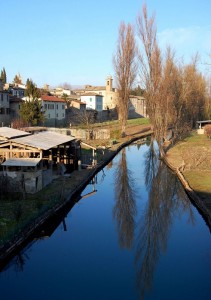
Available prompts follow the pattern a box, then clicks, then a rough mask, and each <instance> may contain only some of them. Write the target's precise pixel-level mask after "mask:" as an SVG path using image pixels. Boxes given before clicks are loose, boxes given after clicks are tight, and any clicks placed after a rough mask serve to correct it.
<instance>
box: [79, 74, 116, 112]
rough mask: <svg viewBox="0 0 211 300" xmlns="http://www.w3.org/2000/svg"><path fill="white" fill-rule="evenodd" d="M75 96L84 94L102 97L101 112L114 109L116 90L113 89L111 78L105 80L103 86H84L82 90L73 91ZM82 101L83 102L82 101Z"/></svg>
mask: <svg viewBox="0 0 211 300" xmlns="http://www.w3.org/2000/svg"><path fill="white" fill-rule="evenodd" d="M74 93H75V94H76V95H83V94H85V93H95V94H98V95H101V96H102V97H103V99H102V102H103V108H102V109H103V110H107V109H114V108H115V107H116V104H117V96H118V93H117V90H116V89H114V88H113V79H112V77H111V76H108V77H107V78H106V85H105V86H92V85H86V86H85V88H84V89H77V90H74ZM82 101H83V100H82Z"/></svg>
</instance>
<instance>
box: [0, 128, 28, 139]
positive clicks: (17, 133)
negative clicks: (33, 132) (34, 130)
mask: <svg viewBox="0 0 211 300" xmlns="http://www.w3.org/2000/svg"><path fill="white" fill-rule="evenodd" d="M26 135H30V133H29V132H26V131H22V130H18V129H14V128H10V127H0V137H1V138H5V139H12V138H16V137H21V136H26Z"/></svg>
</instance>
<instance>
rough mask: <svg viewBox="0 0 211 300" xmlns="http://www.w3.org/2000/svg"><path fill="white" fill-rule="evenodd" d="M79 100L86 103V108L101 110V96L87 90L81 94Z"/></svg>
mask: <svg viewBox="0 0 211 300" xmlns="http://www.w3.org/2000/svg"><path fill="white" fill-rule="evenodd" d="M81 102H84V103H86V109H87V110H96V111H98V112H101V111H102V110H103V96H102V95H99V94H97V93H94V92H89V93H85V94H83V95H81Z"/></svg>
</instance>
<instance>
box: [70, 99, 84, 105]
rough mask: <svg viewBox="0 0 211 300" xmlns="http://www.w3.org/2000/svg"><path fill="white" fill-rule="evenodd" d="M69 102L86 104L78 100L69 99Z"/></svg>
mask: <svg viewBox="0 0 211 300" xmlns="http://www.w3.org/2000/svg"><path fill="white" fill-rule="evenodd" d="M71 102H76V103H80V104H86V102H82V101H81V100H78V99H71Z"/></svg>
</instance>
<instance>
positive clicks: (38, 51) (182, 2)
mask: <svg viewBox="0 0 211 300" xmlns="http://www.w3.org/2000/svg"><path fill="white" fill-rule="evenodd" d="M144 2H145V3H146V5H147V8H148V12H149V14H150V15H151V14H153V13H154V14H155V17H156V25H157V36H158V42H159V46H160V47H161V49H163V50H164V49H165V47H166V45H170V46H171V47H172V48H173V49H174V50H175V52H176V55H177V56H178V57H183V59H184V61H185V62H186V63H188V62H190V61H191V57H193V56H194V55H195V54H196V53H197V52H198V53H199V55H200V58H201V59H200V62H199V68H201V70H202V71H203V72H206V69H207V66H206V65H205V64H204V63H205V62H208V61H209V59H210V58H209V54H210V53H211V17H210V13H211V1H210V0H171V1H170V0H148V1H147V0H146V1H142V0H106V1H100V0H89V1H86V0H59V1H58V0H34V1H29V0H18V1H17V0H7V1H4V0H0V28H1V42H0V70H1V69H2V68H3V67H4V68H5V70H6V73H7V79H8V81H9V82H12V81H13V79H14V77H15V75H16V74H18V73H20V75H21V77H22V78H23V81H24V82H25V81H26V80H27V78H31V79H32V80H33V81H34V82H35V83H36V84H37V86H39V87H43V85H44V84H49V85H50V86H51V87H55V86H59V85H62V84H64V83H68V84H70V85H71V86H75V85H86V84H90V85H105V80H106V77H107V76H108V75H111V76H113V77H115V73H114V69H113V64H112V57H113V55H114V53H115V50H116V45H117V39H118V29H119V25H120V23H121V22H122V21H123V22H125V23H131V24H133V25H134V26H135V24H136V19H137V16H138V15H140V14H141V11H142V6H143V3H144ZM210 60H211V59H210Z"/></svg>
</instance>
